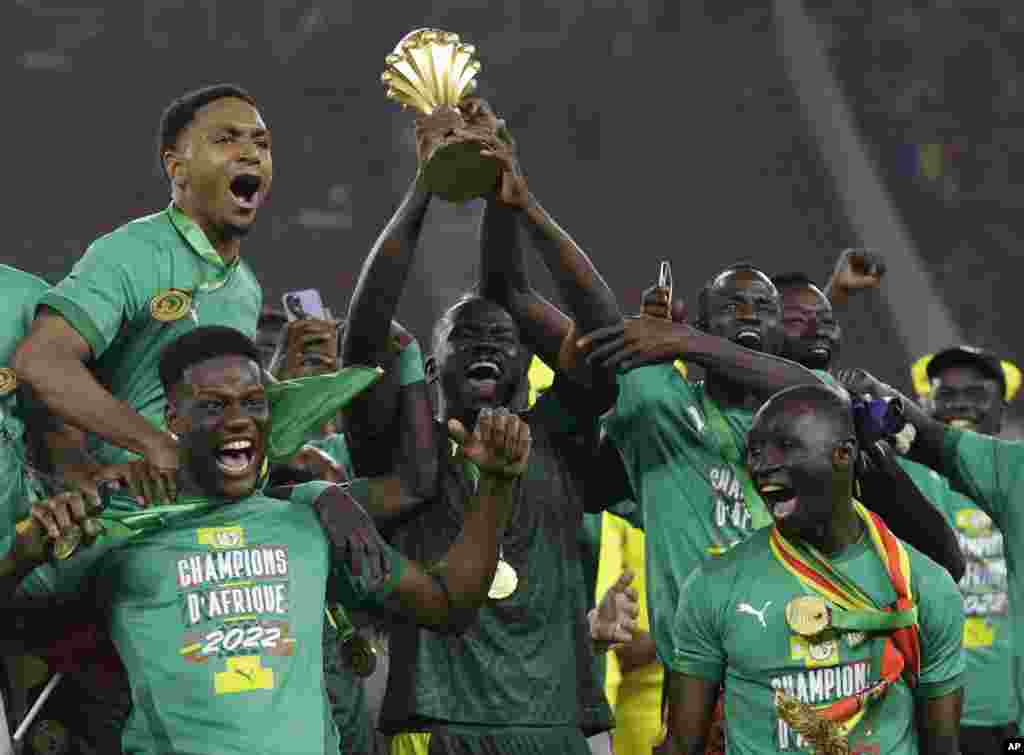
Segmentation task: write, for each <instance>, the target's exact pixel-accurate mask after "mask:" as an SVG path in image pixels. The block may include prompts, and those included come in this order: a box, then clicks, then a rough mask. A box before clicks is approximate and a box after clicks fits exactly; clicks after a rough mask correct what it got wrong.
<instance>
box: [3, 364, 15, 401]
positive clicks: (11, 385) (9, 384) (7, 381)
mask: <svg viewBox="0 0 1024 755" xmlns="http://www.w3.org/2000/svg"><path fill="white" fill-rule="evenodd" d="M17 387H18V376H17V375H15V374H14V370H12V369H11V368H10V367H0V396H6V395H7V394H8V393H11V392H12V391H13V390H14V389H15V388H17Z"/></svg>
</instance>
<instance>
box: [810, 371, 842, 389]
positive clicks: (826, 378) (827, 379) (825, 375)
mask: <svg viewBox="0 0 1024 755" xmlns="http://www.w3.org/2000/svg"><path fill="white" fill-rule="evenodd" d="M811 372H813V373H814V374H815V375H816V376H817V378H818V380H820V381H821V382H823V383H824V384H825V385H827V386H828V387H829V388H839V381H838V380H836V379H835V376H834V375H833V374H832V373H831V372H828V371H826V370H811Z"/></svg>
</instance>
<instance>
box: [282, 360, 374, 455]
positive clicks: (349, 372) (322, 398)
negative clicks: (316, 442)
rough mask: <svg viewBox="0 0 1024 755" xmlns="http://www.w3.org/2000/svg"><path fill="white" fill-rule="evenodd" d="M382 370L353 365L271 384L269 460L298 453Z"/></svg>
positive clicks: (371, 382) (369, 384)
mask: <svg viewBox="0 0 1024 755" xmlns="http://www.w3.org/2000/svg"><path fill="white" fill-rule="evenodd" d="M383 374H384V371H383V370H381V369H380V368H379V367H359V366H354V367H344V368H342V369H340V370H338V371H337V372H332V373H329V374H327V375H313V376H310V377H304V378H296V379H294V380H282V381H280V382H277V383H271V384H270V385H268V386H267V399H268V400H269V402H270V418H271V424H270V434H269V436H268V438H267V457H268V458H269V459H270V462H271V463H272V464H276V463H280V462H285V461H288V460H289V459H291V458H292V457H293V456H295V454H296V453H298V451H299V449H300V448H302V446H303V445H304V444H305V443H306V442H307V441H308V440H309V438H311V437H313V436H314V435H316V434H317V433H318V431H319V429H320V428H321V427H322V426H323V424H324V423H325V422H327V421H328V420H329V419H331V417H333V416H334V415H335V414H337V413H338V412H339V411H341V409H342V408H344V407H345V406H346V405H347V404H348V403H349V402H350V401H351V400H352V399H354V398H355V397H356V396H358V395H359V394H360V393H362V392H363V391H365V390H366V389H367V388H369V387H370V386H371V385H373V384H374V383H376V382H377V381H378V380H380V378H381V376H382V375H383Z"/></svg>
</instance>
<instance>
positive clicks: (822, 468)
mask: <svg viewBox="0 0 1024 755" xmlns="http://www.w3.org/2000/svg"><path fill="white" fill-rule="evenodd" d="M856 455H857V436H856V432H855V430H854V424H853V417H852V412H851V408H850V403H849V401H848V400H847V399H846V398H845V397H843V396H841V395H840V394H839V393H837V392H836V391H834V390H832V389H829V388H826V387H824V386H800V387H797V388H792V389H790V390H786V391H782V392H780V393H779V394H777V395H776V396H774V397H772V398H771V399H770V400H769V401H767V402H766V403H765V404H764V406H763V407H761V409H760V410H759V411H758V413H757V416H756V417H755V419H754V422H753V426H752V427H751V430H750V434H749V437H748V440H747V465H748V466H749V471H750V475H751V477H752V479H753V481H754V484H755V485H756V487H757V489H758V490H759V492H760V494H761V495H762V497H763V498H764V500H765V501H766V503H768V504H769V505H770V506H771V516H772V518H773V526H772V527H770V528H767V529H764V530H761V531H759V532H757V533H755V534H754V535H753V536H752V537H751V538H750V539H748V540H747V541H746V542H744V543H743V544H741V545H739V546H738V547H736V548H735V549H733V550H732V551H730V552H729V553H727V554H725V555H724V556H723V557H722V558H721V559H715V560H711V561H707V562H705V563H704V564H703V565H702V566H701V567H700V568H698V569H697V570H696V571H695V572H694V573H693V574H692V575H690V577H689V579H688V580H687V582H686V585H685V587H684V589H683V593H682V597H681V600H680V602H679V610H678V613H677V615H676V617H675V620H676V623H677V624H678V634H677V635H676V636H677V643H678V644H677V645H676V647H675V648H674V652H673V655H674V657H675V662H674V663H675V668H676V671H677V673H676V674H675V675H674V677H673V679H672V681H671V682H670V684H672V685H673V691H672V693H671V696H672V698H673V699H677V700H680V701H682V702H681V704H680V705H675V706H673V708H672V711H671V714H670V719H669V738H668V742H667V749H668V752H670V753H673V755H676V754H678V755H692V754H693V753H700V752H702V751H703V747H704V738H705V736H706V731H707V726H708V721H709V720H710V717H711V711H712V707H713V705H714V702H715V697H716V695H717V691H718V686H719V684H720V683H721V682H722V681H723V680H724V681H725V707H726V720H727V721H728V723H729V732H728V742H729V752H731V753H737V754H738V755H754V754H755V753H765V754H766V755H767V753H775V752H802V751H805V750H813V751H815V752H839V751H844V752H845V751H849V752H876V753H879V755H912V754H916V753H925V754H926V755H956V754H957V753H958V752H959V749H958V733H959V719H960V705H961V700H962V684H963V680H962V675H963V668H964V662H963V657H962V653H961V650H960V638H961V633H962V631H963V612H962V607H961V603H960V596H959V593H958V592H957V590H956V586H955V585H954V584H953V581H952V579H951V578H950V576H949V574H948V573H947V572H946V571H945V570H944V569H942V568H941V567H940V566H938V565H937V564H935V563H934V562H933V561H931V560H930V559H928V558H927V557H925V556H924V555H922V554H920V553H919V552H918V551H916V550H915V549H914V548H913V547H912V546H909V545H906V544H905V543H903V542H901V541H900V540H898V539H897V538H896V537H895V536H894V535H893V534H892V533H891V532H890V531H889V529H888V527H887V526H886V525H885V522H884V521H883V520H882V519H881V518H880V517H878V516H877V515H875V514H872V513H871V512H869V511H868V510H867V509H866V508H865V507H864V506H862V505H861V504H860V503H859V502H858V501H857V500H856V499H855V498H854V497H853V486H854V478H855V473H854V460H855V459H856ZM869 628H870V630H871V633H870V634H866V633H865V631H864V630H866V629H869ZM843 746H845V748H848V750H847V749H840V748H841V747H843Z"/></svg>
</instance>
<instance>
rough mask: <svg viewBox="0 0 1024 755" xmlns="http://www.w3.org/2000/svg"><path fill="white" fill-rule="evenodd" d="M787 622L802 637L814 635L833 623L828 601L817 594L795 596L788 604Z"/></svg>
mask: <svg viewBox="0 0 1024 755" xmlns="http://www.w3.org/2000/svg"><path fill="white" fill-rule="evenodd" d="M786 623H787V624H789V628H790V629H792V630H793V631H794V632H796V633H797V634H798V635H800V636H801V637H814V636H815V635H817V634H821V633H822V632H823V631H825V630H826V629H828V626H829V624H830V623H831V618H830V616H829V609H828V603H826V602H825V599H824V598H820V597H818V596H817V595H804V596H802V597H799V598H793V600H791V601H789V604H788V605H787V606H786Z"/></svg>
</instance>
